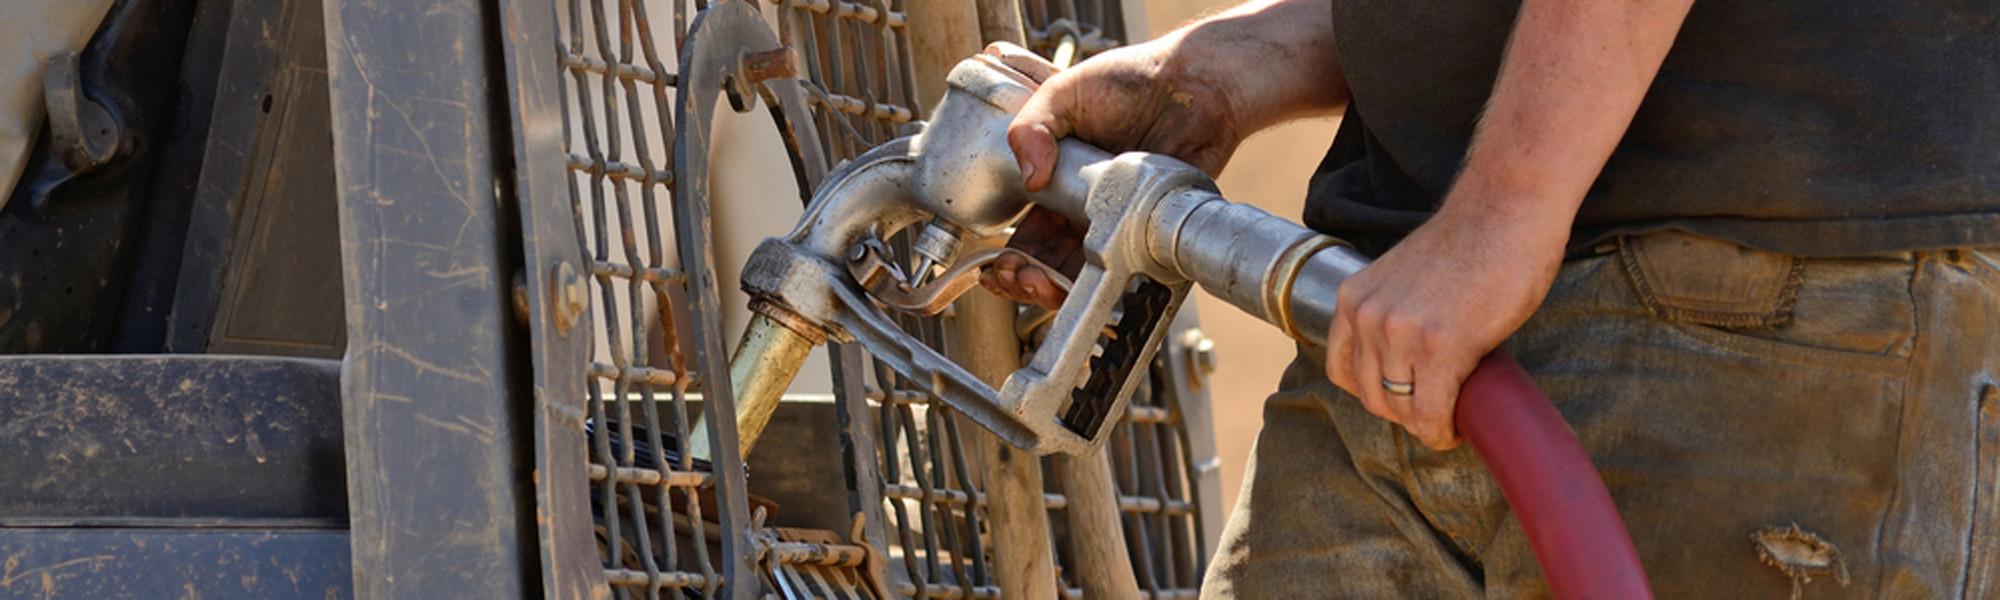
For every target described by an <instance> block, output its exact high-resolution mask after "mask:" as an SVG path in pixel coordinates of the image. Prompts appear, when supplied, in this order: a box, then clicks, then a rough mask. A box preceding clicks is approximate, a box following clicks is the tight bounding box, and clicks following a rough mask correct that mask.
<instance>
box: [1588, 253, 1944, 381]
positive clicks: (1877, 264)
mask: <svg viewBox="0 0 2000 600" xmlns="http://www.w3.org/2000/svg"><path fill="white" fill-rule="evenodd" d="M1619 253H1620V255H1621V256H1622V258H1623V261H1622V262H1623V264H1624V267H1625V272H1626V274H1627V276H1629V277H1630V279H1631V281H1632V286H1633V289H1634V292H1635V293H1636V294H1637V296H1638V299H1639V301H1640V303H1641V304H1642V305H1644V306H1645V307H1646V310H1647V311H1648V312H1650V313H1651V314H1652V315H1653V316H1654V317H1655V318H1658V319H1660V320H1662V321H1665V322H1668V323H1671V324H1673V325H1674V328H1675V330H1677V331H1679V332H1681V333H1683V334H1686V335H1687V336H1688V337H1689V338H1691V339H1693V340H1695V341H1697V342H1700V343H1702V344H1705V345H1708V346H1711V347H1713V348H1716V349H1718V350H1722V351H1725V352H1730V353H1734V354H1743V355H1748V356H1754V357H1758V358H1764V359H1771V360H1778V361H1783V362H1789V363H1796V364H1800V365H1805V366H1815V367H1826V368H1839V369H1844V370H1858V371H1866V372H1884V371H1887V370H1891V369H1896V368H1899V367H1901V366H1903V365H1905V364H1906V359H1907V358H1908V356H1909V351H1910V345H1911V342H1912V340H1913V339H1914V336H1915V331H1916V323H1915V317H1914V316H1913V315H1914V312H1913V302H1912V300H1911V297H1910V283H1911V277H1912V276H1913V273H1914V265H1913V263H1912V262H1911V261H1909V260H1905V259H1902V258H1897V257H1883V258H1854V259H1802V258H1799V257H1794V256H1788V255H1783V254H1776V253H1771V252H1762V251H1758V250H1753V249H1749V248H1744V247H1742V246H1738V245H1736V244H1734V243H1730V242H1726V241H1722V240H1716V239H1711V238H1704V237H1699V236H1694V235H1689V234H1685V233H1679V232H1664V233H1656V234H1651V235H1645V236H1637V237H1628V238H1624V239H1622V240H1620V242H1619Z"/></svg>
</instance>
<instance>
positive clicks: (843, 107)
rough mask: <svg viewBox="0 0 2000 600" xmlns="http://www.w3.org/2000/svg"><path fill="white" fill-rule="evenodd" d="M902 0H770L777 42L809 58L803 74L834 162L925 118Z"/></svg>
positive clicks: (825, 151) (827, 152)
mask: <svg viewBox="0 0 2000 600" xmlns="http://www.w3.org/2000/svg"><path fill="white" fill-rule="evenodd" d="M904 1H905V0H895V1H894V2H883V1H881V0H877V1H875V2H841V1H839V0H771V2H772V4H773V5H775V6H776V7H777V8H778V15H777V21H778V42H779V43H781V44H784V45H786V46H790V47H791V48H793V49H794V50H796V51H797V52H798V54H799V57H800V59H801V60H802V61H803V62H804V68H803V69H801V72H800V76H801V79H802V80H803V81H802V83H803V84H804V87H805V90H806V99H807V102H808V103H809V104H811V105H812V108H813V117H814V118H813V121H814V123H815V125H816V126H817V127H819V129H820V131H819V139H820V141H821V143H822V145H823V147H822V148H821V151H822V152H823V154H822V155H823V156H825V157H827V160H828V162H829V163H838V162H839V161H842V160H846V159H848V158H851V157H853V156H854V155H856V154H860V153H861V152H863V151H866V150H867V149H868V148H872V147H874V146H875V145H877V144H881V143H882V142H885V141H888V140H889V139H891V138H894V137H896V135H897V134H898V133H899V131H900V130H901V127H902V125H903V124H905V123H909V122H910V121H911V120H914V119H918V118H921V115H920V114H919V111H920V110H922V109H921V107H919V105H918V103H917V101H916V99H917V93H916V88H915V82H914V81H912V80H913V79H914V77H915V76H914V75H913V74H912V71H911V66H910V57H909V47H910V31H909V18H908V16H906V14H905V13H904V12H903V2H904Z"/></svg>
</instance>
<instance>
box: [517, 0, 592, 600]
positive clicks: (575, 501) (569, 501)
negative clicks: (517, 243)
mask: <svg viewBox="0 0 2000 600" xmlns="http://www.w3.org/2000/svg"><path fill="white" fill-rule="evenodd" d="M499 4H500V14H501V25H502V31H503V33H504V34H505V36H504V44H503V53H504V56H505V60H506V73H507V80H506V86H507V97H508V102H507V108H508V114H507V115H506V116H507V119H508V120H509V122H510V124H511V127H509V130H510V131H511V132H512V134H513V137H512V138H511V140H509V142H510V146H511V149H512V154H511V158H513V164H512V165H511V167H512V169H511V170H512V172H513V174H514V177H513V179H512V180H509V181H504V182H503V185H504V186H505V187H506V188H507V189H510V190H511V191H512V192H513V194H512V195H513V196H514V198H516V202H517V203H518V205H519V209H520V215H521V230H522V234H521V237H522V251H523V254H524V256H525V258H526V263H525V264H526V267H525V268H523V269H522V273H521V279H520V282H519V285H521V286H522V287H521V295H520V299H522V300H524V301H525V302H526V305H527V314H526V317H527V321H528V339H529V342H530V343H529V346H530V348H531V350H530V352H531V355H532V361H533V369H534V381H535V384H534V391H535V410H534V413H533V414H534V419H535V421H534V431H535V438H534V453H535V463H534V469H535V471H534V472H535V477H534V484H535V516H536V526H537V528H538V529H539V531H538V534H539V536H540V538H541V540H542V544H541V545H540V548H541V552H540V560H541V573H542V593H543V594H544V595H545V596H547V597H549V598H562V599H566V598H585V597H601V596H603V595H605V592H606V591H608V590H607V588H606V587H605V584H604V568H603V565H602V563H601V562H600V560H599V558H598V549H597V540H596V539H595V538H594V537H593V536H592V523H591V515H590V504H589V503H590V496H589V494H588V493H587V490H589V488H590V481H589V479H588V477H586V463H587V458H586V457H585V451H584V449H585V442H586V437H585V435H586V434H585V432H584V419H585V416H586V412H587V406H586V404H587V402H588V400H587V399H588V397H589V396H588V395H587V390H586V389H585V387H584V384H585V381H584V378H585V372H584V370H583V369H582V368H580V367H581V366H583V365H584V364H586V362H587V361H588V360H589V352H590V347H589V342H590V326H591V323H592V322H593V319H591V318H590V317H589V315H588V311H587V310H584V309H587V306H584V307H578V306H574V305H569V304H566V303H565V302H564V301H563V300H564V296H563V295H564V294H565V293H567V292H569V291H572V290H568V289H566V288H565V286H572V285H573V286H577V287H579V288H581V287H582V286H583V285H584V283H583V280H582V279H581V277H580V276H579V274H580V273H582V272H583V270H584V265H587V264H589V263H588V262H586V259H585V258H584V256H583V245H582V241H581V240H578V239H577V229H576V218H575V217H574V215H573V214H572V212H571V208H570V202H569V200H568V198H569V192H568V176H569V174H568V172H567V171H568V168H567V167H566V164H567V162H568V161H567V156H566V153H565V152H564V151H563V135H564V134H563V119H564V116H563V110H562V102H563V100H562V94H563V90H562V77H563V76H564V72H563V70H562V68H561V65H559V64H557V62H558V61H557V57H558V55H557V53H555V52H552V51H551V50H552V49H554V48H557V47H558V44H559V42H558V41H557V38H556V30H555V27H556V17H555V6H554V3H553V2H550V1H548V0H499ZM565 268H566V269H568V271H567V272H568V273H570V274H571V275H570V277H568V280H567V281H565V280H564V278H563V277H559V276H558V275H557V274H558V272H559V271H562V270H563V269H565ZM563 310H570V311H577V312H582V313H584V314H567V315H558V314H557V311H563Z"/></svg>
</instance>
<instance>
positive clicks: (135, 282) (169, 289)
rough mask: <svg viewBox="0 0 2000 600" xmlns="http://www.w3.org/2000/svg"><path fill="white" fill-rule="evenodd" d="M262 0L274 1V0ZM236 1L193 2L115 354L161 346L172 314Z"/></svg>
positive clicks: (147, 350) (139, 351) (209, 0)
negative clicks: (175, 92) (170, 115)
mask: <svg viewBox="0 0 2000 600" xmlns="http://www.w3.org/2000/svg"><path fill="white" fill-rule="evenodd" d="M264 3H266V4H281V2H278V1H276V0H265V2H264ZM236 4H237V2H236V1H235V0H199V1H198V3H197V6H196V8H195V16H194V23H193V24H192V25H191V26H190V28H189V31H188V40H187V52H186V55H185V57H184V58H182V59H181V74H180V84H179V86H180V97H179V98H178V99H177V100H176V106H175V108H174V113H175V118H174V128H173V133H171V134H169V135H168V136H167V139H166V140H165V143H164V144H162V146H161V148H160V151H161V153H162V155H164V156H171V157H174V160H170V161H167V162H166V163H165V164H162V165H160V167H159V169H158V171H157V172H156V173H154V175H153V189H152V198H151V200H149V201H148V202H149V206H147V207H146V223H145V225H143V226H142V227H143V228H144V232H143V235H142V237H141V239H140V240H139V244H140V245H139V248H138V257H137V261H136V264H134V265H133V267H132V281H131V287H130V288H129V289H128V290H127V291H126V297H125V306H124V309H123V310H124V314H123V315H122V316H121V317H120V319H119V321H118V338H117V340H116V345H115V346H113V348H112V350H113V351H114V352H119V353H151V352H161V351H163V349H165V348H166V343H167V342H166V339H167V329H168V321H167V318H168V315H171V314H172V313H173V307H174V293H175V290H176V288H177V287H178V286H179V284H180V276H181V265H182V264H183V263H184V262H185V261H183V260H182V258H183V255H182V253H181V248H182V247H183V246H184V245H185V244H186V243H187V232H188V224H189V221H190V216H191V212H192V210H193V206H194V198H195V195H196V190H197V189H198V188H199V186H198V182H199V181H200V180H201V170H202V165H203V164H204V163H203V161H202V159H203V158H204V157H205V155H206V148H207V146H208V145H209V125H210V123H212V122H213V120H212V119H211V117H212V116H213V110H212V109H213V108H214V107H215V104H216V93H217V92H218V91H220V87H219V85H218V83H219V81H220V80H221V77H220V76H221V73H222V64H223V62H224V61H226V60H227V58H228V56H229V55H228V54H226V53H225V49H226V48H228V45H229V44H228V41H229V36H230V31H231V30H230V19H231V17H232V16H234V14H235V13H237V12H238V11H237V10H236V6H235V5H236ZM246 4H247V2H246ZM248 10H249V9H248V8H247V7H246V8H245V9H244V11H246V12H247V11H248ZM320 54H321V55H322V56H324V55H325V52H321V53H320Z"/></svg>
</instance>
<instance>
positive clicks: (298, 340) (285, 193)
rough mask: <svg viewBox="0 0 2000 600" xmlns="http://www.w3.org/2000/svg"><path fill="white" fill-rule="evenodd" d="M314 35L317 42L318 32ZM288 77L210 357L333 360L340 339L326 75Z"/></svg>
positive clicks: (296, 71)
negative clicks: (322, 358)
mask: <svg viewBox="0 0 2000 600" xmlns="http://www.w3.org/2000/svg"><path fill="white" fill-rule="evenodd" d="M314 21H315V22H317V21H318V19H314ZM312 32H313V33H314V34H315V35H314V39H318V35H317V34H318V33H319V28H318V27H313V28H312ZM313 46H315V49H317V47H318V46H319V45H318V44H313ZM288 71H290V73H289V74H288V76H287V77H286V80H287V81H286V83H285V89H284V92H283V93H282V94H281V95H280V96H279V97H280V98H282V100H279V101H277V104H279V106H280V107H281V108H278V109H274V110H273V112H272V114H271V117H272V118H271V120H272V121H273V123H272V125H275V126H276V127H274V128H273V129H275V131H273V132H272V133H273V135H271V136H270V137H269V139H270V140H271V143H270V144H268V145H266V146H264V147H263V151H262V152H260V153H259V154H261V155H263V156H265V157H268V158H266V160H267V161H268V162H266V163H265V164H264V166H263V168H260V169H258V170H257V173H256V174H257V175H258V176H257V177H253V178H252V180H253V181H255V182H257V183H258V184H259V185H257V186H255V189H253V190H250V191H249V192H248V193H246V194H245V198H244V200H243V205H244V208H243V210H242V211H241V213H239V214H240V216H241V219H242V223H241V226H240V227H239V228H238V230H237V232H236V234H235V235H234V236H232V237H233V239H234V241H233V242H231V243H230V245H231V246H233V248H232V249H231V250H232V252H231V254H232V258H231V260H230V261H229V267H228V269H227V271H228V278H227V281H228V283H227V284H225V285H224V286H223V289H222V294H221V299H222V300H223V302H222V304H221V306H219V307H217V310H216V311H215V319H214V320H213V322H212V325H211V326H210V331H209V341H208V351H209V352H217V353H237V354H276V355H289V356H324V357H329V358H331V357H337V356H340V351H341V346H342V343H343V342H344V341H346V339H347V335H346V333H347V324H346V323H345V320H344V319H343V318H342V317H343V315H342V310H341V299H340V240H339V237H340V236H339V233H340V232H339V230H338V228H335V227H330V226H329V225H330V224H332V223H335V222H337V221H338V218H339V217H338V211H337V210H336V209H335V208H334V194H333V161H332V160H331V159H332V154H333V132H332V131H331V130H330V129H329V127H330V126H331V123H330V121H329V120H328V118H327V96H326V90H327V85H328V83H327V79H326V71H323V70H314V69H305V68H296V67H295V68H290V69H288Z"/></svg>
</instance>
